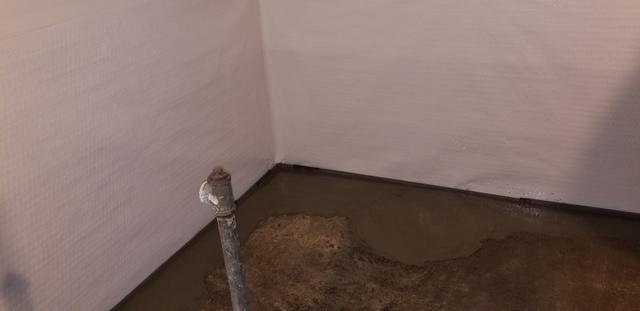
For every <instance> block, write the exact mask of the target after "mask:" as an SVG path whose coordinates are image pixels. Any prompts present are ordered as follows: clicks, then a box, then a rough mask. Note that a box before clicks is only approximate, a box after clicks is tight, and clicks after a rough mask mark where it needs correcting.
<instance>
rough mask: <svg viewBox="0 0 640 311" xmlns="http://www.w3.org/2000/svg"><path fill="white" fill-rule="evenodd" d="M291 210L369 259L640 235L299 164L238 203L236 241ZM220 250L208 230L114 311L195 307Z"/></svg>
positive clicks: (630, 228)
mask: <svg viewBox="0 0 640 311" xmlns="http://www.w3.org/2000/svg"><path fill="white" fill-rule="evenodd" d="M297 214H302V215H311V216H322V217H335V216H338V217H344V218H346V219H349V222H350V226H351V230H352V231H353V232H355V234H356V235H357V236H358V237H359V239H360V240H361V242H362V245H366V247H367V251H368V252H369V253H370V254H371V255H372V256H377V257H379V258H386V260H390V261H393V262H397V263H400V264H405V265H410V266H411V265H414V266H415V265H421V264H423V263H424V262H427V261H433V262H437V261H443V260H452V259H457V258H467V257H469V256H471V255H473V254H475V253H476V252H479V251H480V250H481V247H482V246H483V242H484V241H492V240H496V241H500V240H504V239H507V238H510V237H513V236H521V235H522V234H529V235H532V236H536V235H544V236H546V237H554V238H561V239H562V238H564V239H578V240H580V239H587V238H591V239H595V240H599V241H609V240H610V239H613V240H620V241H627V242H629V243H636V242H637V241H638V239H639V238H640V222H638V221H634V220H629V219H623V218H619V217H604V216H597V215H591V214H582V213H576V212H570V211H564V210H553V209H549V208H539V207H538V206H536V205H533V204H527V203H517V202H514V201H509V200H500V199H494V198H489V197H485V196H478V195H473V194H466V193H460V192H454V191H447V190H439V189H429V188H424V187H419V186H411V185H406V184H400V183H394V182H386V181H377V180H371V179H364V178H360V177H354V176H343V175H336V174H330V173H323V172H314V171H300V170H277V171H276V172H275V173H273V174H272V175H270V176H269V177H268V178H266V179H265V180H264V182H263V183H262V184H261V185H260V186H259V187H257V189H256V190H255V191H252V192H251V193H250V194H248V195H247V196H246V197H245V198H244V199H243V200H242V202H241V203H240V204H239V206H238V222H239V229H240V237H241V239H242V240H243V241H246V239H247V238H248V237H249V234H250V233H251V232H252V231H253V230H254V229H255V228H256V226H257V225H258V223H259V222H260V221H263V220H265V219H267V218H268V217H269V216H275V215H297ZM484 245H486V243H485V244H484ZM219 249H220V244H219V241H218V236H217V232H216V227H215V225H212V226H209V227H208V228H206V229H205V230H204V232H203V234H201V235H199V236H198V237H197V238H196V239H194V241H192V242H191V243H190V245H189V246H188V247H186V248H185V249H183V250H182V251H180V253H179V254H177V255H176V256H175V257H174V258H173V259H172V260H171V261H170V262H168V263H167V264H166V265H165V266H164V267H163V268H161V269H160V270H159V271H158V272H157V273H155V275H154V276H153V277H152V278H151V279H150V280H149V281H148V282H146V283H145V284H144V286H142V287H140V288H139V289H138V290H136V291H135V292H134V293H133V294H132V295H131V296H130V297H129V298H127V299H126V300H125V301H124V302H123V303H122V304H121V305H120V306H118V308H117V309H118V310H184V309H185V307H186V306H192V305H193V302H194V301H197V300H198V299H202V297H205V296H206V294H207V292H206V290H205V287H204V286H203V279H204V278H205V276H206V275H208V274H209V273H211V271H214V270H216V269H217V268H219V267H221V266H222V257H221V254H220V250H219ZM575 265H579V262H576V263H575ZM587 273H588V272H587Z"/></svg>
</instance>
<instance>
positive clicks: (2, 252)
mask: <svg viewBox="0 0 640 311" xmlns="http://www.w3.org/2000/svg"><path fill="white" fill-rule="evenodd" d="M5 206H6V204H4V202H0V211H1V210H3V209H4V207H5ZM2 223H3V221H2V218H0V229H2V227H3V226H2V225H1V224H2ZM6 238H7V235H6V233H5V232H2V231H0V286H1V293H0V303H1V304H0V306H3V307H4V309H3V310H12V311H32V310H34V308H33V302H32V300H31V293H30V290H29V280H27V279H26V278H25V277H24V276H23V275H22V274H20V273H19V272H17V271H16V270H15V265H14V264H13V263H14V259H13V258H12V254H10V253H8V252H7V245H8V244H7V240H6Z"/></svg>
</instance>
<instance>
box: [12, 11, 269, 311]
mask: <svg viewBox="0 0 640 311" xmlns="http://www.w3.org/2000/svg"><path fill="white" fill-rule="evenodd" d="M259 20H260V19H259V13H258V4H257V2H256V1H253V0H181V1H169V0H154V1H150V0H147V1H142V0H134V1H132V0H116V1H99V0H91V1H86V0H83V1H79V0H62V1H33V0H28V1H25V0H15V1H14V0H8V1H7V0H3V1H0V199H1V201H0V309H1V310H105V309H108V308H110V307H112V306H113V305H114V304H116V303H117V302H118V301H119V300H120V299H122V298H123V297H124V296H125V295H126V294H127V293H129V292H130V291H131V290H132V289H133V288H134V287H135V286H136V285H138V284H139V283H140V282H141V281H142V280H143V279H144V278H145V277H146V276H148V275H149V274H150V273H151V272H152V271H153V270H154V269H155V268H157V267H158V266H159V265H160V264H161V263H162V262H164V261H165V260H166V259H167V258H168V257H169V256H170V255H171V254H173V253H174V252H175V251H176V250H177V249H178V248H180V247H181V246H182V245H183V244H184V243H185V242H186V241H187V240H188V239H189V238H191V237H192V236H193V235H194V234H195V233H196V232H198V231H199V230H200V229H201V228H202V227H203V226H204V225H205V224H207V223H209V222H210V221H211V219H212V214H211V212H210V210H209V209H207V208H206V207H204V206H203V205H202V204H201V203H199V202H198V196H197V191H198V187H199V186H200V183H201V182H202V180H203V179H204V178H205V177H206V175H207V174H208V173H209V172H210V169H211V168H212V166H213V165H214V164H223V165H224V166H225V167H227V168H228V169H229V170H230V171H231V172H232V174H233V177H234V180H233V181H234V186H235V192H236V195H240V194H242V193H243V192H244V191H246V189H247V188H248V187H249V186H250V185H251V184H253V183H254V182H255V181H256V180H257V179H258V178H259V177H260V176H261V175H263V174H264V173H265V171H266V170H267V169H269V168H270V166H271V165H272V163H273V154H274V151H273V142H272V130H271V126H270V113H269V108H268V105H267V104H268V103H267V93H266V85H265V81H264V76H265V74H264V64H263V57H262V48H261V40H260V25H259V24H260V22H259Z"/></svg>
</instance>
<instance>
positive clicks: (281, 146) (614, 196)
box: [0, 0, 640, 310]
mask: <svg viewBox="0 0 640 311" xmlns="http://www.w3.org/2000/svg"><path fill="white" fill-rule="evenodd" d="M259 4H260V8H259V7H258V0H183V1H169V0H114V1H101V0H89V1H86V0H82V1H81V0H60V1H35V0H26V1H25V0H20V1H18V0H5V1H2V2H1V3H0V113H1V114H0V169H1V170H0V186H1V188H0V284H1V290H0V299H1V300H0V302H1V304H0V308H3V309H9V310H104V309H108V308H110V307H112V306H114V305H115V304H116V303H117V302H118V301H120V300H121V299H122V298H123V297H124V296H125V295H126V294H127V293H129V292H130V291H131V290H132V289H133V288H134V287H135V286H137V285H138V284H139V283H140V282H141V281H142V280H143V279H144V278H145V277H147V276H148V275H149V274H150V273H151V272H152V271H153V270H154V269H155V268H157V267H158V266H159V265H160V264H161V263H162V262H164V261H165V260H166V259H167V258H168V257H169V256H170V255H171V254H173V253H174V252H175V251H176V250H177V249H179V248H180V246H181V245H183V244H184V243H185V242H186V241H187V240H189V238H191V237H192V236H193V235H194V234H195V233H196V232H198V231H199V230H200V229H201V228H202V227H203V226H204V225H206V224H207V223H209V222H210V221H211V219H212V214H211V212H210V211H209V210H207V209H206V208H204V207H203V206H202V205H201V204H200V203H199V202H198V200H197V195H196V192H197V189H198V187H199V186H200V183H201V182H202V180H203V179H204V178H205V177H206V175H207V174H208V172H209V170H210V169H211V167H212V165H214V164H223V165H224V166H225V167H226V168H227V169H229V170H230V171H231V173H232V174H233V177H234V180H233V182H234V189H235V191H236V196H239V195H240V194H242V193H243V192H245V191H246V190H247V189H248V187H249V186H250V185H251V184H253V183H254V182H255V181H256V180H257V179H258V178H259V177H260V176H261V175H263V174H264V173H265V172H266V170H267V169H269V168H270V167H271V165H272V164H273V160H274V155H275V159H276V160H277V161H283V162H287V163H295V164H304V165H310V166H317V167H322V168H330V169H336V170H343V171H349V172H356V173H362V174H369V175H377V176H384V177H390V178H397V179H402V180H408V181H416V182H422V183H428V184H435V185H441V186H447V187H453V188H459V189H469V190H473V191H480V192H487V193H493V194H500V195H506V196H511V197H528V198H535V199H544V200H551V201H560V202H568V203H575V204H585V205H590V206H596V207H602V208H609V209H616V210H622V211H632V212H640V207H638V205H637V203H636V198H637V194H638V193H639V192H640V169H639V168H640V156H639V155H640V134H639V133H640V122H638V121H640V18H638V17H639V16H640V2H638V1H627V0H624V1H622V0H614V1H604V0H591V1H584V0H536V1H524V0H521V1H507V0H498V1H496V0H481V1H478V0H459V1H451V0H430V1H422V0H409V1H391V0H366V1H364V0H358V1H356V0H342V1H335V0H327V1H312V0H269V1H266V0H263V1H261V2H260V3H259ZM259 9H260V10H259ZM263 46H264V55H263ZM265 60H266V63H265ZM265 66H266V71H265ZM267 82H268V83H267ZM267 86H268V89H267ZM271 120H273V123H274V129H273V131H272V129H271ZM273 133H275V147H274V139H273V136H274V135H273Z"/></svg>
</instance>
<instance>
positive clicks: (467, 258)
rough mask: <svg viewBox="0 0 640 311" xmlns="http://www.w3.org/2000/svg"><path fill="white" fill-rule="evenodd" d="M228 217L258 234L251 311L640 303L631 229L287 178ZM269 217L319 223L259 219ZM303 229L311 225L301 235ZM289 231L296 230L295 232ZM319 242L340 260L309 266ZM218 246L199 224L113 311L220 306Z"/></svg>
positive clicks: (636, 236) (272, 182)
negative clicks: (326, 238) (198, 230)
mask: <svg viewBox="0 0 640 311" xmlns="http://www.w3.org/2000/svg"><path fill="white" fill-rule="evenodd" d="M238 213H239V215H238V221H239V224H240V235H241V239H242V240H243V242H244V241H246V240H247V239H248V238H249V234H250V233H251V232H252V231H254V229H256V228H258V229H257V230H256V232H255V234H253V235H252V236H251V239H250V240H249V242H248V243H246V244H245V246H244V248H243V252H244V253H243V255H244V256H245V258H246V261H247V262H246V265H247V278H248V282H249V286H250V289H251V290H252V294H253V295H252V303H253V304H254V306H255V307H256V308H255V309H257V310H295V309H300V310H327V309H329V310H336V309H338V310H339V309H341V308H342V309H346V310H385V309H386V310H407V309H409V310H412V309H413V310H416V309H418V310H424V309H433V310H632V309H634V308H631V307H632V306H638V305H640V301H639V300H638V297H640V290H639V287H638V286H639V284H640V279H638V276H640V264H639V263H640V250H639V244H638V243H639V240H640V222H639V221H637V220H630V219H624V218H620V217H608V216H602V215H594V214H586V213H576V212H570V211H564V210H554V209H553V208H548V207H547V208H539V207H538V206H535V205H533V204H527V203H519V202H517V201H513V200H501V199H495V198H489V197H485V196H477V195H473V194H466V193H460V192H454V191H447V190H438V189H428V188H425V187H419V186H413V185H407V184H401V183H395V182H387V181H379V180H372V179H366V178H360V177H354V176H344V175H336V174H330V173H323V172H317V171H306V170H283V169H279V170H276V172H275V173H273V174H271V176H269V177H268V178H266V179H265V180H264V181H263V182H262V183H261V184H260V185H259V186H258V187H257V189H256V190H255V191H251V192H250V193H249V194H248V195H246V196H245V198H244V199H243V200H242V201H241V203H240V204H239V206H238ZM276 215H309V216H322V217H320V218H316V217H303V216H300V217H289V218H271V219H269V220H267V219H268V218H269V216H276ZM327 217H329V218H328V219H327ZM335 217H338V218H335ZM340 217H341V218H340ZM261 222H262V224H261V226H260V227H257V225H258V224H259V223H261ZM274 223H280V226H277V225H276V226H274V225H273V224H274ZM304 223H307V224H308V226H309V228H307V227H304V226H303V227H300V226H301V224H304ZM325 227H326V228H332V230H325V229H326V228H325ZM292 228H298V229H299V230H301V231H300V232H298V233H297V235H296V234H293V233H292V232H294V231H295V230H293V231H292ZM300 228H304V229H300ZM314 230H315V232H314ZM333 231H335V232H342V233H344V236H343V237H340V236H335V235H332V233H331V232H333ZM346 232H348V234H347V233H346ZM323 234H325V235H327V236H329V237H330V240H331V239H333V240H334V241H335V242H333V244H334V246H335V245H343V246H341V248H340V250H336V251H335V252H328V253H327V254H326V256H324V255H323V256H324V257H322V256H320V257H319V256H316V255H317V254H319V253H323V252H327V248H326V247H328V246H326V245H325V246H322V245H321V244H317V243H316V242H317V241H316V242H310V241H315V240H314V239H320V238H321V237H322V235H323ZM276 236H281V238H280V240H278V239H276V238H274V237H276ZM294 236H295V237H294ZM292 237H293V238H292ZM217 239H218V237H217V232H216V228H215V226H209V227H208V228H207V229H205V230H204V232H203V233H202V234H200V235H199V236H198V237H196V238H195V239H194V240H193V241H192V242H191V243H189V245H188V246H187V247H185V248H184V249H183V250H181V251H180V252H179V253H178V254H177V255H176V256H175V257H174V258H173V259H171V260H170V261H169V262H168V263H167V264H165V266H163V267H162V268H161V269H160V270H159V271H158V272H157V273H155V274H154V276H153V277H152V278H150V280H149V281H147V282H145V284H144V285H142V286H141V287H140V288H139V289H137V290H136V291H135V292H134V293H133V294H132V295H131V296H129V297H128V298H127V299H126V300H125V301H123V303H121V304H120V305H119V306H118V307H117V308H116V309H117V310H199V309H200V308H209V309H212V310H216V309H218V308H219V307H222V306H225V304H226V303H228V302H227V301H228V298H227V296H226V289H225V288H224V278H223V276H224V275H223V274H222V273H221V271H222V270H219V268H220V267H221V266H222V260H221V257H220V256H221V255H220V252H219V242H218V241H217ZM321 240H322V239H321ZM252 241H255V242H253V243H252ZM305 241H307V242H305ZM323 241H324V240H323ZM325 242H326V241H325ZM305 243H307V244H309V243H311V244H309V245H307V246H304V244H305ZM314 243H316V244H314ZM318 243H319V242H318ZM301 245H302V246H301ZM327 245H328V244H327ZM275 250H277V251H275ZM329 250H331V248H329ZM305 254H306V255H305ZM277 271H281V272H283V273H281V274H277V273H276V272H277ZM293 272H295V273H293ZM301 275H303V276H311V277H304V278H300V276H301ZM336 299H338V300H336ZM222 308H223V309H224V307H222Z"/></svg>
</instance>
